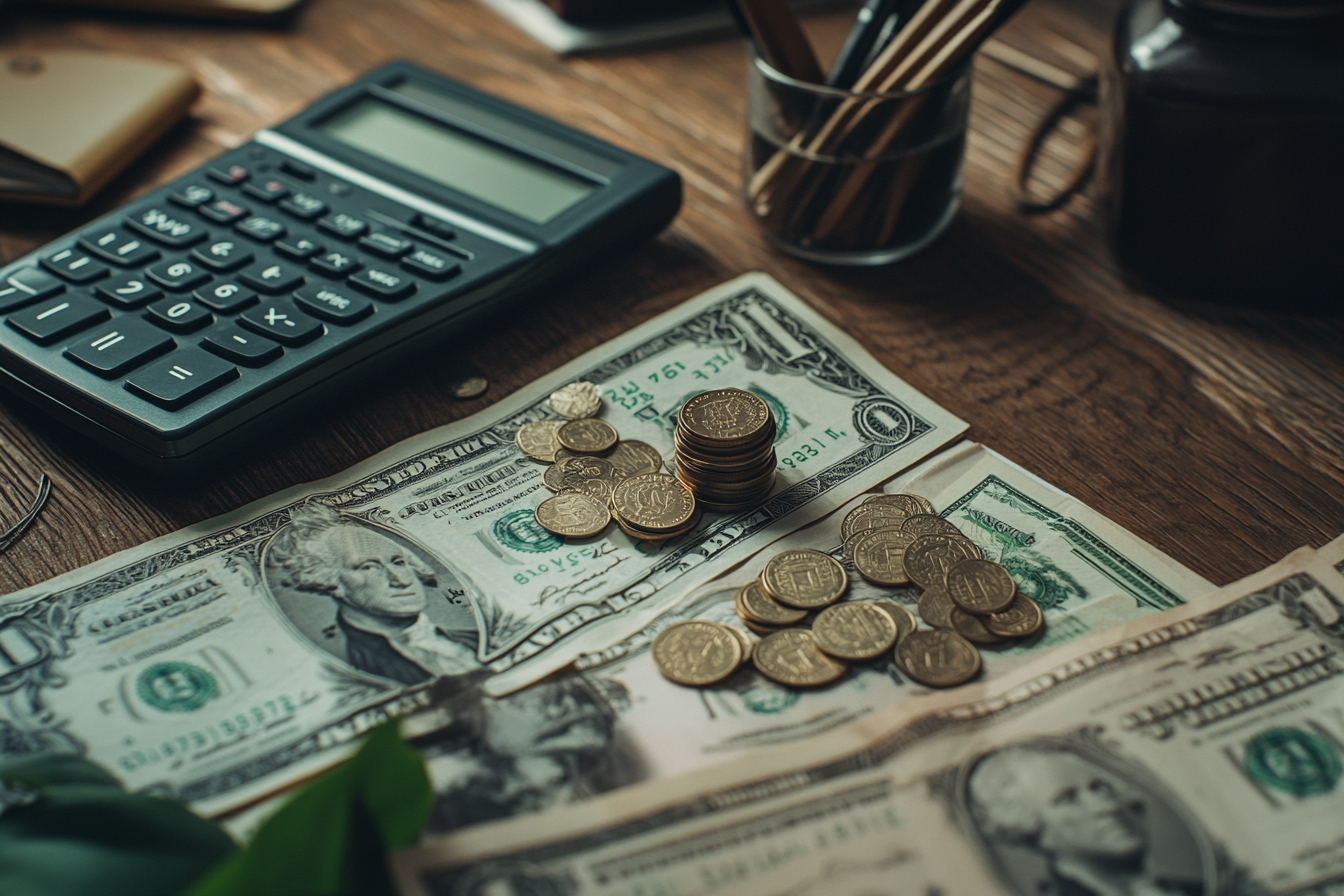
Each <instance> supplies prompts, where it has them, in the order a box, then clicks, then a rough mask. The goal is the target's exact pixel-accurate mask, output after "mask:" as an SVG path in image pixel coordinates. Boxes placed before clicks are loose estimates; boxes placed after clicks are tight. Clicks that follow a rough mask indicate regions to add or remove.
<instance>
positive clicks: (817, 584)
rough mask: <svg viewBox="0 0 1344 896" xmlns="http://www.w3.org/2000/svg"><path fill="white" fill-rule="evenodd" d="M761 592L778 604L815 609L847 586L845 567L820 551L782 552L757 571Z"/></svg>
mask: <svg viewBox="0 0 1344 896" xmlns="http://www.w3.org/2000/svg"><path fill="white" fill-rule="evenodd" d="M761 585H763V586H764V587H765V593H766V594H768V595H770V596H771V597H773V598H774V599H775V600H777V601H779V602H780V603H782V604H788V605H789V606H791V607H797V608H798V609H800V610H815V609H817V608H818V607H824V606H827V605H828V604H833V603H835V602H836V601H838V600H839V599H840V598H841V597H842V596H843V595H844V593H845V589H846V588H848V587H849V576H847V575H845V568H844V567H843V566H841V565H840V563H839V561H837V560H836V559H834V558H833V557H831V556H829V555H827V554H823V553H822V552H821V551H808V550H803V551H784V552H783V553H780V554H776V555H775V556H774V557H771V558H770V560H769V562H767V563H766V564H765V568H764V569H762V570H761Z"/></svg>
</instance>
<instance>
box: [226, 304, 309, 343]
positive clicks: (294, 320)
mask: <svg viewBox="0 0 1344 896" xmlns="http://www.w3.org/2000/svg"><path fill="white" fill-rule="evenodd" d="M238 323H240V324H242V325H243V326H244V327H246V328H247V329H249V330H251V331H252V332H253V333H260V334H261V335H263V336H268V337H270V338H271V339H274V340H275V341H276V342H279V343H280V344H282V345H302V344H303V343H305V342H307V341H308V340H310V339H313V338H315V337H317V336H321V335H322V333H323V327H322V324H321V322H320V321H317V320H314V319H313V318H311V317H309V316H308V315H306V314H304V313H303V312H302V311H300V310H299V309H298V308H296V307H295V306H294V303H293V302H290V301H287V300H285V299H267V300H266V301H264V302H262V303H261V304H260V305H258V306H257V307H255V308H252V309H249V310H247V311H244V312H243V313H242V314H240V315H238Z"/></svg>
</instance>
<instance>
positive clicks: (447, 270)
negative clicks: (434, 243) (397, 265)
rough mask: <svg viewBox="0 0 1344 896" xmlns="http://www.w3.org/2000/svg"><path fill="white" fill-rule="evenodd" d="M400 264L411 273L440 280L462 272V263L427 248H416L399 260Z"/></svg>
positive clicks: (436, 280)
mask: <svg viewBox="0 0 1344 896" xmlns="http://www.w3.org/2000/svg"><path fill="white" fill-rule="evenodd" d="M401 266H402V267H404V268H405V269H406V270H408V271H410V272H411V273H413V274H419V275H420V276H422V277H424V278H426V279H428V280H434V281H435V282H441V281H443V280H447V279H448V278H450V277H456V276H457V275H458V274H460V273H462V265H460V264H459V263H457V262H456V261H454V260H452V259H451V258H448V257H447V256H444V255H440V254H439V253H437V252H431V251H429V250H428V249H416V250H415V251H414V252H412V253H411V254H410V255H407V256H406V257H405V258H403V259H402V260H401Z"/></svg>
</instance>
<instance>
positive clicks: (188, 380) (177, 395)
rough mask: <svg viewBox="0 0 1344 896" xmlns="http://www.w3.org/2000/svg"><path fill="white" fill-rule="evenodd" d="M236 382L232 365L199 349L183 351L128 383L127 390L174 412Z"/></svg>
mask: <svg viewBox="0 0 1344 896" xmlns="http://www.w3.org/2000/svg"><path fill="white" fill-rule="evenodd" d="M236 379H238V368H237V367H234V366H233V365H232V364H229V363H228V362H226V361H223V360H221V359H219V358H216V357H215V356H214V355H211V354H207V353H206V352H203V351H201V350H200V349H199V348H179V349H178V350H177V351H175V352H173V353H172V354H170V355H169V356H168V357H166V358H163V359H162V360H160V361H157V362H155V363H153V364H151V365H149V366H148V367H146V368H144V369H143V370H141V371H139V372H138V373H136V374H135V375H134V376H132V377H131V378H130V379H128V380H127V381H126V388H127V389H128V390H129V391H131V392H134V393H135V394H136V395H139V396H140V397H141V398H145V399H148V400H149V401H152V402H154V403H155V404H157V405H160V406H162V407H165V408H167V409H168V410H170V411H171V410H174V409H176V408H180V407H182V406H183V405H186V404H190V403H191V402H193V401H195V400H196V399H198V398H200V397H201V396H202V395H205V394H206V393H208V392H212V391H214V390H215V389H218V388H219V387H220V386H222V385H224V384H225V383H228V382H231V381H232V380H236Z"/></svg>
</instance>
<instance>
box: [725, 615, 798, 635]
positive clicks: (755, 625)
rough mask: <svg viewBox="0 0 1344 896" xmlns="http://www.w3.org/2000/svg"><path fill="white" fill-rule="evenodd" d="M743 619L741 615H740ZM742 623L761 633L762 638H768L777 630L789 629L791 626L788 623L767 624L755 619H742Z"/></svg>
mask: <svg viewBox="0 0 1344 896" xmlns="http://www.w3.org/2000/svg"><path fill="white" fill-rule="evenodd" d="M738 618H739V619H742V617H741V616H739V617H738ZM742 624H743V625H745V626H746V627H747V628H749V629H751V630H752V631H754V632H755V633H756V634H758V635H760V636H761V637H762V638H768V637H770V636H771V635H773V634H774V633H775V632H782V631H787V630H788V629H789V628H790V626H787V625H766V624H765V623H763V622H757V621H756V620H754V619H742Z"/></svg>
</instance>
